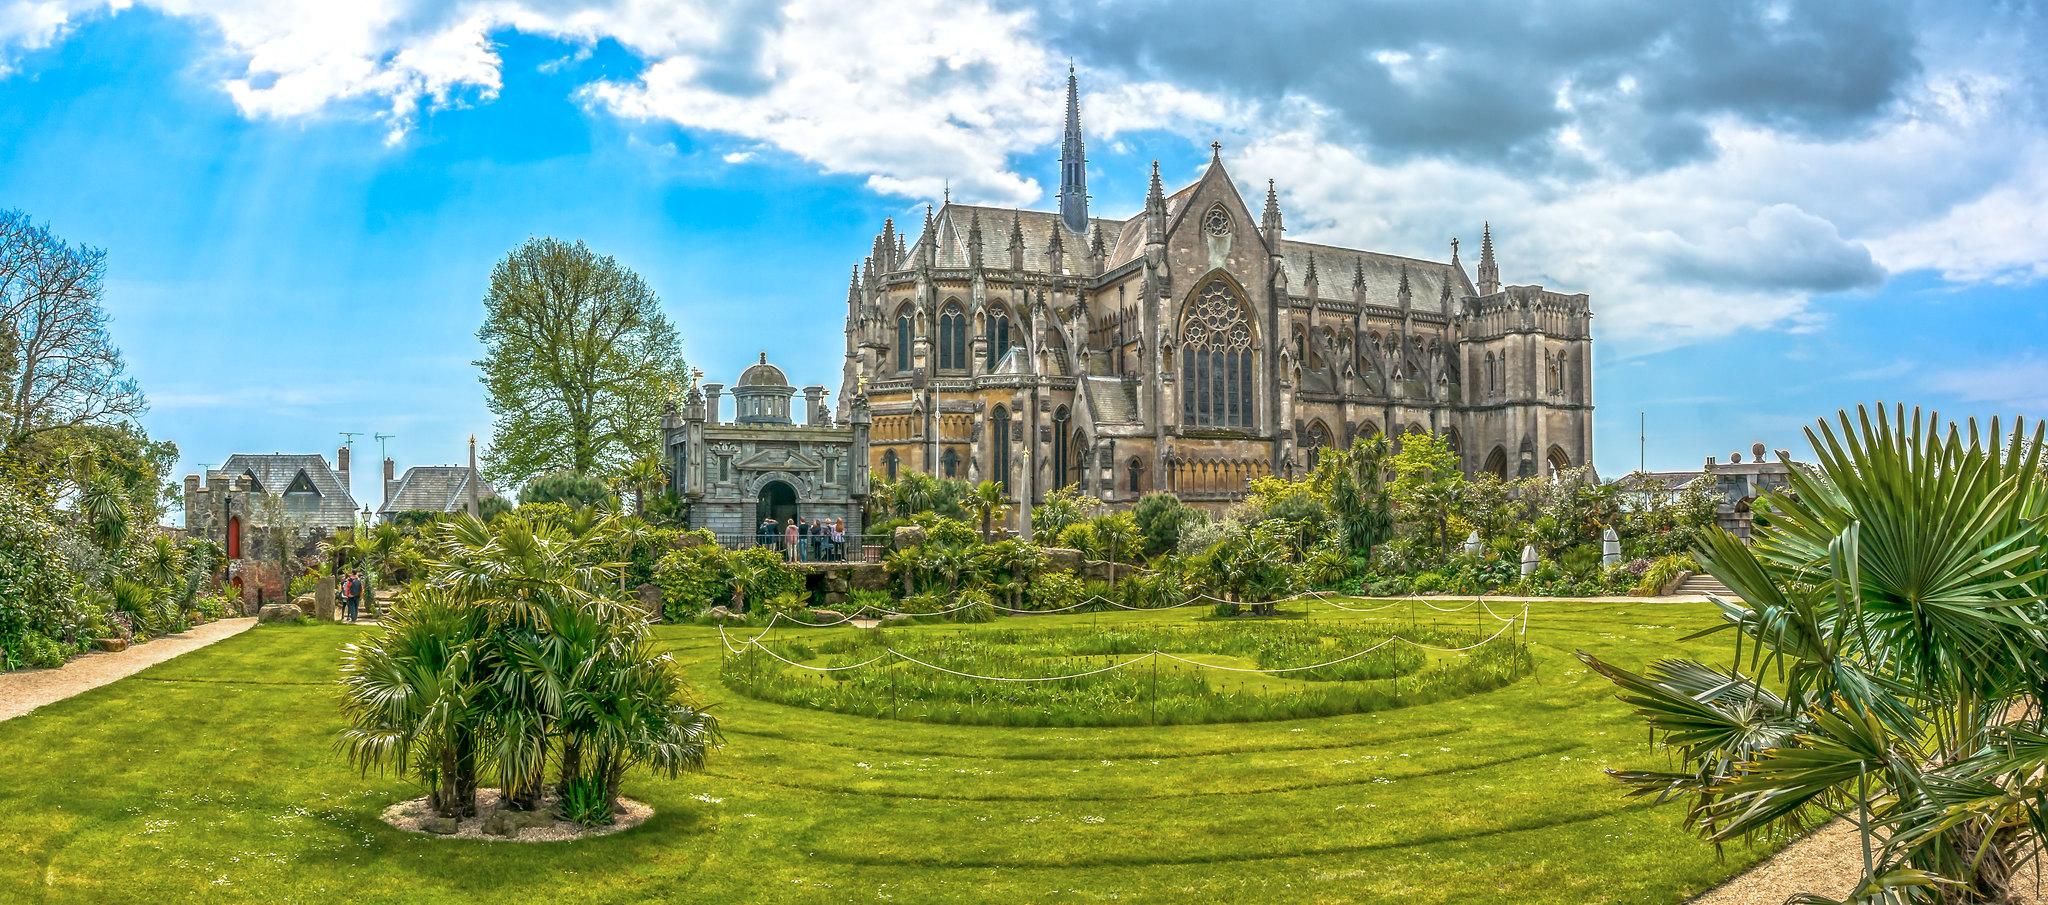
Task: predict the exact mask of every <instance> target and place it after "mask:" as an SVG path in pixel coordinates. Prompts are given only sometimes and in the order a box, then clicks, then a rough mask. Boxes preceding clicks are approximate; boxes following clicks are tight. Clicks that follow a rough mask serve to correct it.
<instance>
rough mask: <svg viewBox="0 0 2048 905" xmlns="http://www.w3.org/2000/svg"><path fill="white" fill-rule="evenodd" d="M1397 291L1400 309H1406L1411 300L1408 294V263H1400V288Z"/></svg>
mask: <svg viewBox="0 0 2048 905" xmlns="http://www.w3.org/2000/svg"><path fill="white" fill-rule="evenodd" d="M1398 292H1399V293H1400V300H1401V310H1402V311H1406V310H1408V306H1409V303H1410V302H1411V301H1412V300H1413V299H1412V297H1411V295H1410V293H1409V291H1408V265H1407V264H1402V265H1401V288H1400V289H1399V290H1398Z"/></svg>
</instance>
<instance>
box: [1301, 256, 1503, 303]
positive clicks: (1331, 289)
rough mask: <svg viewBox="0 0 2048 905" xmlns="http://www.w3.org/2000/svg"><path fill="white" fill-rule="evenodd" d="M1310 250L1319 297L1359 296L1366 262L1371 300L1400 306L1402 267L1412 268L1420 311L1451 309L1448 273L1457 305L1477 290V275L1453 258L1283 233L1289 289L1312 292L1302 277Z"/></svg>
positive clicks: (1411, 289) (1412, 294)
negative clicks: (1355, 291) (1357, 284)
mask: <svg viewBox="0 0 2048 905" xmlns="http://www.w3.org/2000/svg"><path fill="white" fill-rule="evenodd" d="M1310 255H1314V256H1315V260H1316V297H1317V298H1320V299H1328V300H1330V301H1342V302H1349V301H1351V300H1352V299H1353V298H1354V296H1353V295H1352V288H1351V287H1352V282H1353V281H1354V280H1355V279H1356V278H1357V273H1358V269H1359V266H1360V265H1361V264H1363V266H1364V270H1365V303H1366V304H1368V305H1382V306H1385V307H1388V308H1399V307H1401V269H1402V268H1403V267H1406V268H1407V270H1408V298H1409V300H1410V304H1411V305H1412V306H1413V307H1414V310H1416V311H1432V312H1436V313H1438V314H1449V313H1451V312H1450V311H1446V310H1445V309H1444V295H1443V286H1444V281H1445V280H1446V279H1448V280H1450V283H1451V295H1450V303H1451V304H1452V305H1453V306H1455V305H1456V304H1457V303H1458V300H1459V299H1462V298H1464V297H1466V296H1468V295H1477V294H1478V293H1477V292H1476V291H1475V290H1474V289H1473V286H1472V281H1471V280H1469V279H1467V278H1466V277H1465V270H1464V267H1463V266H1462V264H1461V266H1459V267H1458V268H1457V269H1456V270H1453V269H1451V265H1449V264H1444V263H1441V262H1437V261H1425V260H1423V259H1421V258H1410V257H1404V256H1401V255H1390V254H1383V253H1381V252H1377V251H1364V250H1361V249H1356V248H1342V247H1339V246H1336V245H1318V244H1314V243H1310V242H1296V241H1294V240H1293V239H1281V240H1280V267H1281V269H1282V270H1284V271H1286V273H1287V292H1288V294H1289V295H1294V296H1299V297H1303V298H1306V297H1307V296H1308V286H1307V285H1306V284H1305V283H1303V282H1302V281H1303V279H1304V278H1306V277H1307V276H1308V260H1309V256H1310Z"/></svg>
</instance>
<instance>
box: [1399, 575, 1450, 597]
mask: <svg viewBox="0 0 2048 905" xmlns="http://www.w3.org/2000/svg"><path fill="white" fill-rule="evenodd" d="M1450 585H1451V581H1450V579H1448V578H1445V577H1444V575H1443V573H1441V572H1424V573H1422V574H1420V575H1417V576H1415V578H1414V580H1413V581H1411V582H1410V583H1409V585H1408V590H1409V591H1410V592H1411V593H1415V594H1442V593H1444V592H1445V591H1448V590H1450Z"/></svg>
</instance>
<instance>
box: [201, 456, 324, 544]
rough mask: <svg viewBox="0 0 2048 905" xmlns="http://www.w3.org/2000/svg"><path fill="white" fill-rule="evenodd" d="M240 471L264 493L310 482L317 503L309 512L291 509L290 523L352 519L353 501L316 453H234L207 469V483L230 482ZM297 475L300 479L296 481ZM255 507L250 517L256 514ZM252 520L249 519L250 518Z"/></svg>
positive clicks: (318, 525)
mask: <svg viewBox="0 0 2048 905" xmlns="http://www.w3.org/2000/svg"><path fill="white" fill-rule="evenodd" d="M243 475H248V476H249V477H251V478H253V479H255V482H256V488H257V489H258V490H261V491H262V492H264V493H266V494H275V495H280V496H281V495H283V494H284V493H285V492H286V491H287V490H290V489H292V487H293V486H294V485H295V484H297V485H298V486H300V487H305V486H308V485H310V486H311V488H312V490H313V492H314V493H316V494H318V495H319V500H320V501H319V505H318V506H317V507H316V508H315V509H314V510H313V511H312V512H310V513H303V514H302V513H296V512H295V513H293V514H292V516H291V519H292V521H293V522H294V523H303V524H304V525H305V526H306V527H308V528H327V529H335V528H346V527H350V526H352V525H354V524H355V523H356V501H355V498H354V497H353V496H350V495H349V492H348V489H347V488H345V487H343V486H342V484H341V476H340V475H339V474H338V473H336V472H335V470H334V468H333V467H332V466H330V465H328V464H327V458H326V457H325V456H322V455H320V454H318V453H308V454H298V453H269V454H260V453H236V454H234V455H231V456H229V457H228V460H227V462H225V463H223V464H222V465H221V467H219V468H217V469H214V470H213V471H212V472H210V473H209V476H208V479H207V483H208V484H209V485H215V483H216V482H219V485H218V486H233V482H235V481H237V480H240V479H241V477H242V476H243ZM301 476H303V477H304V479H305V480H304V482H303V483H301V482H300V478H301ZM262 511H263V510H262V509H261V508H258V509H257V510H256V512H255V515H254V516H253V518H260V517H261V513H262ZM252 520H253V519H252Z"/></svg>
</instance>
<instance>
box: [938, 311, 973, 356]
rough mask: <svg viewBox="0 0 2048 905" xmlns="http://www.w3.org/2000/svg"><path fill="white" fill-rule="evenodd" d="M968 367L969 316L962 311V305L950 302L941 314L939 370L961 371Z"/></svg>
mask: <svg viewBox="0 0 2048 905" xmlns="http://www.w3.org/2000/svg"><path fill="white" fill-rule="evenodd" d="M966 367H967V316H966V315H965V314H963V313H962V312H961V311H960V303H959V302H954V301H948V302H947V303H946V308H945V310H944V311H942V312H940V313H939V368H940V369H941V370H961V369H965V368H966Z"/></svg>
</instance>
